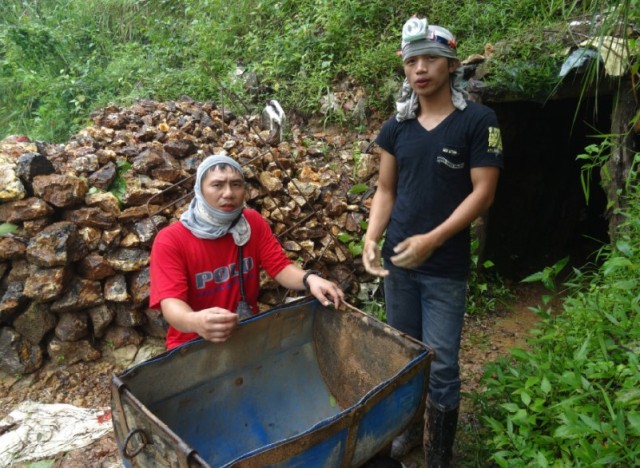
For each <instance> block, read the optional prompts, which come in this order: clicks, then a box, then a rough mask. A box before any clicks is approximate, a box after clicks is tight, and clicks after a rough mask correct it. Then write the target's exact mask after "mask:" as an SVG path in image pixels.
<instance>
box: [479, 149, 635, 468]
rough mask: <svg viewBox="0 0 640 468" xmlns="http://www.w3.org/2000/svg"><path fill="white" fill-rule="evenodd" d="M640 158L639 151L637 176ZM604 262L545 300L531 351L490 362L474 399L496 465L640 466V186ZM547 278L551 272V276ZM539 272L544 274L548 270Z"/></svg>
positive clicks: (603, 254) (576, 273)
mask: <svg viewBox="0 0 640 468" xmlns="http://www.w3.org/2000/svg"><path fill="white" fill-rule="evenodd" d="M638 164H640V156H638V155H636V161H635V170H634V174H632V175H631V176H632V177H633V178H635V177H636V176H637V173H635V171H637V169H638ZM628 202H629V205H628V206H629V209H628V211H626V212H625V213H624V216H625V219H626V222H625V223H624V224H623V225H622V226H620V230H619V236H620V237H619V240H618V241H617V242H616V243H615V245H612V246H611V247H610V248H609V249H608V250H607V251H606V252H601V255H602V256H603V258H604V262H603V263H602V266H601V267H600V268H599V269H598V270H596V271H594V272H591V273H589V274H583V273H581V272H579V271H576V272H575V273H574V277H573V278H572V279H571V280H570V281H569V282H567V283H565V284H564V286H565V287H567V288H568V292H569V294H568V296H567V297H566V299H565V300H564V301H563V306H562V311H557V312H555V313H554V312H553V311H552V310H551V309H550V308H539V309H537V310H536V313H537V314H538V316H539V317H540V319H541V323H540V325H539V326H538V328H537V329H536V332H535V336H534V338H533V339H532V340H531V343H530V344H531V346H530V349H529V350H527V351H525V350H522V349H514V350H513V351H512V352H511V356H510V358H508V359H506V358H505V359H501V360H499V361H497V362H496V363H493V364H491V365H490V366H489V367H488V369H487V372H486V375H485V378H484V383H485V385H486V389H485V391H484V392H483V393H482V394H478V395H476V403H477V404H478V408H480V410H481V412H482V414H483V415H484V421H485V423H486V424H487V427H488V430H487V432H488V434H485V436H486V439H487V440H488V448H489V451H490V454H492V455H491V458H492V459H493V461H495V462H496V463H497V464H498V465H499V466H504V467H506V466H509V467H513V466H601V465H608V466H636V465H637V463H638V460H640V365H639V360H638V356H639V355H640V279H639V278H640V244H638V238H640V188H638V187H637V185H636V186H634V188H633V189H632V190H631V193H630V194H629V199H628ZM548 278H549V277H548V276H545V279H548ZM541 280H542V278H541Z"/></svg>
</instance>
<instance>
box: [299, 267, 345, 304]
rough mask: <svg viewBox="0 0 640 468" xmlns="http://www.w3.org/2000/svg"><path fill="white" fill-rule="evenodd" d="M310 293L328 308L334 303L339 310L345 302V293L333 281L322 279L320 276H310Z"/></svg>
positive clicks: (308, 281) (308, 279)
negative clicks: (341, 303)
mask: <svg viewBox="0 0 640 468" xmlns="http://www.w3.org/2000/svg"><path fill="white" fill-rule="evenodd" d="M307 283H308V284H309V292H310V293H311V294H313V296H314V297H315V298H316V299H318V300H319V301H320V304H322V305H323V306H328V305H329V304H331V303H332V302H333V306H334V307H335V308H336V309H337V308H338V307H339V306H340V302H342V301H343V300H344V292H343V291H342V289H340V288H339V287H338V285H337V284H336V283H334V282H333V281H329V280H326V279H324V278H321V277H320V276H318V275H309V277H308V278H307Z"/></svg>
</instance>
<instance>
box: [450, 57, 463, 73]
mask: <svg viewBox="0 0 640 468" xmlns="http://www.w3.org/2000/svg"><path fill="white" fill-rule="evenodd" d="M459 66H460V60H458V59H452V58H450V59H449V73H453V72H454V71H456V70H457V69H458V67H459Z"/></svg>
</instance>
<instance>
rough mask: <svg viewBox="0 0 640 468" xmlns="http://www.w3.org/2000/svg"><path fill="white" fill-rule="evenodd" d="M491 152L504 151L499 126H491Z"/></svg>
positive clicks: (489, 149) (489, 142)
mask: <svg viewBox="0 0 640 468" xmlns="http://www.w3.org/2000/svg"><path fill="white" fill-rule="evenodd" d="M487 144H488V146H489V148H488V151H489V152H490V153H502V135H501V134H500V129H499V128H497V127H489V141H488V142H487Z"/></svg>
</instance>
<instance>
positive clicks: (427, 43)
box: [396, 18, 468, 122]
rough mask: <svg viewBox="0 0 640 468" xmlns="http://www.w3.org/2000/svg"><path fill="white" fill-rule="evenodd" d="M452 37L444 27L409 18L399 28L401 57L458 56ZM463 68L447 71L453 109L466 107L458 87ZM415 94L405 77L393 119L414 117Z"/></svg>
mask: <svg viewBox="0 0 640 468" xmlns="http://www.w3.org/2000/svg"><path fill="white" fill-rule="evenodd" d="M456 46H457V45H456V38H455V37H454V36H453V34H451V32H450V31H449V30H448V29H445V28H443V27H441V26H436V25H428V24H427V20H426V19H425V18H421V19H419V18H411V19H409V20H408V21H407V22H406V23H405V24H404V27H403V28H402V60H406V59H408V58H409V57H415V56H416V55H433V56H438V57H447V58H451V59H456V60H457V58H458V54H457V53H456ZM462 75H463V71H462V68H461V67H458V68H457V69H456V71H455V72H453V73H452V74H451V78H450V80H449V83H450V86H451V102H452V103H453V106H454V107H455V108H456V109H459V110H464V109H465V108H466V107H467V101H466V99H467V97H468V95H467V92H466V91H465V90H464V89H463V87H462ZM418 104H419V101H418V96H417V95H416V93H414V92H413V90H412V89H411V86H410V85H409V81H408V80H407V79H406V78H405V80H404V82H403V83H402V88H401V90H400V97H399V98H398V100H397V101H396V112H397V113H396V120H397V121H398V122H402V121H403V120H407V119H415V118H416V116H417V112H418Z"/></svg>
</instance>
